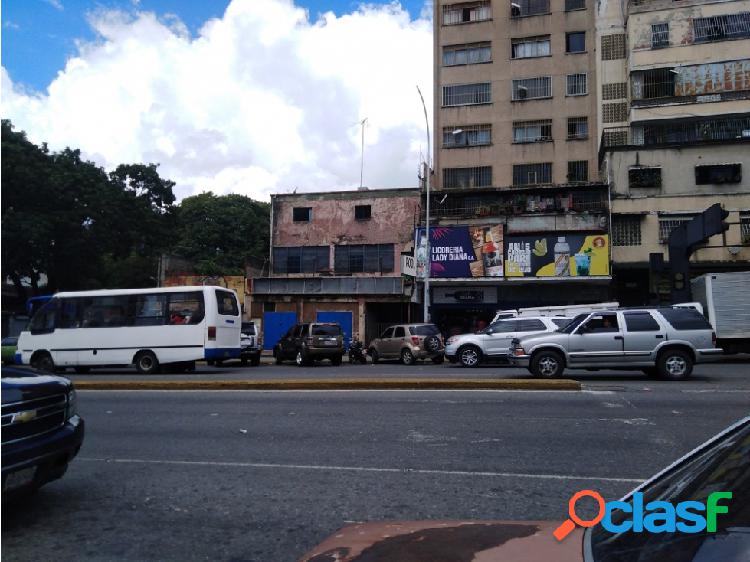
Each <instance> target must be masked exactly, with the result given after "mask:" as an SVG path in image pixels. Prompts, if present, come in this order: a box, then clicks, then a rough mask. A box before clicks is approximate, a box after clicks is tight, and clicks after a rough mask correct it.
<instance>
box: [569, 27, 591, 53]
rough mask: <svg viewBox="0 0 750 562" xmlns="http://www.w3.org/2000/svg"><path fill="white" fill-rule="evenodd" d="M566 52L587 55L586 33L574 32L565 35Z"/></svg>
mask: <svg viewBox="0 0 750 562" xmlns="http://www.w3.org/2000/svg"><path fill="white" fill-rule="evenodd" d="M565 52H566V53H585V52H586V32H585V31H574V32H572V33H566V34H565Z"/></svg>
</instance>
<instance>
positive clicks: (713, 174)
mask: <svg viewBox="0 0 750 562" xmlns="http://www.w3.org/2000/svg"><path fill="white" fill-rule="evenodd" d="M741 181H742V164H706V165H703V166H696V167H695V185H713V184H720V183H740V182H741Z"/></svg>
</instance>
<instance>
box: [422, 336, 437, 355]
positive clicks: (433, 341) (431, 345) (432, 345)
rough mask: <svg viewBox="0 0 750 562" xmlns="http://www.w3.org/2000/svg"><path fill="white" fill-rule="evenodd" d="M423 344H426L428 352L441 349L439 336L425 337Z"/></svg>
mask: <svg viewBox="0 0 750 562" xmlns="http://www.w3.org/2000/svg"><path fill="white" fill-rule="evenodd" d="M422 345H424V348H425V350H426V351H427V352H428V353H435V352H436V351H437V350H438V349H440V338H439V337H437V336H428V337H426V338H425V339H424V343H423V344H422Z"/></svg>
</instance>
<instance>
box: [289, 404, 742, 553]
mask: <svg viewBox="0 0 750 562" xmlns="http://www.w3.org/2000/svg"><path fill="white" fill-rule="evenodd" d="M748 474H750V417H747V418H744V419H743V420H740V421H739V422H738V423H736V424H735V425H733V426H731V427H729V428H728V429H726V430H725V431H723V432H721V433H720V434H718V435H717V436H715V437H713V438H711V439H709V440H708V441H706V442H705V443H703V444H702V445H701V446H699V447H698V448H697V449H695V450H693V451H691V452H690V453H688V454H687V455H685V456H684V457H682V458H681V459H679V460H677V461H676V462H674V463H673V464H671V465H670V466H668V467H667V468H666V469H664V470H662V471H661V472H659V473H658V474H656V475H655V476H654V477H652V478H651V479H649V480H647V481H646V482H645V483H643V484H641V485H640V486H638V487H637V488H636V489H635V490H633V491H632V492H630V493H629V494H628V495H626V496H625V497H624V498H622V500H620V501H621V502H622V504H620V505H623V504H627V505H628V508H627V509H623V508H617V509H613V510H612V513H611V515H610V516H609V519H610V520H611V521H613V522H615V523H617V524H621V523H623V522H624V523H625V526H624V529H625V530H623V531H619V532H616V533H615V532H613V531H608V530H607V529H606V528H605V527H604V524H603V523H602V522H600V523H597V524H595V525H594V526H593V527H590V528H588V529H585V530H584V529H583V528H581V527H576V528H575V529H574V530H573V531H572V532H571V533H570V534H569V535H568V536H567V537H566V538H564V539H563V540H562V541H558V540H557V539H556V538H555V536H554V534H553V533H554V532H555V530H556V529H558V528H559V525H560V521H471V520H462V521H376V522H372V523H354V524H352V525H349V526H347V527H344V528H343V529H339V530H337V531H336V532H334V533H333V534H332V535H331V536H330V537H329V538H328V539H326V540H325V541H324V542H323V543H322V544H320V545H318V546H316V547H315V548H313V549H312V550H311V551H310V552H308V553H307V554H305V555H304V556H303V557H302V558H301V559H300V560H302V561H306V562H313V561H320V560H337V561H339V562H354V560H364V559H365V558H366V559H367V560H368V561H370V562H390V561H391V560H407V559H408V560H433V559H435V558H437V556H436V555H435V553H436V552H438V553H446V552H447V553H456V555H455V557H454V558H455V559H456V560H469V559H474V560H477V559H479V558H481V559H482V560H484V561H486V562H520V561H531V560H534V561H536V560H543V561H547V560H554V561H556V562H584V561H586V562H629V561H638V562H663V561H668V562H715V561H716V562H718V561H721V562H745V561H747V560H748V552H750V533H748V510H747V507H746V506H747V501H746V499H747V497H748V495H749V494H750V478H748ZM590 488H591V490H586V491H592V490H597V486H596V483H595V482H593V481H592V482H591V483H590ZM717 491H727V492H731V493H732V498H731V499H728V498H725V499H723V503H724V505H722V506H721V507H720V509H719V510H716V511H715V514H718V515H715V517H714V521H715V528H714V529H713V530H712V531H709V532H693V533H689V532H684V533H683V532H679V531H678V530H677V529H679V528H680V525H683V524H686V525H688V526H691V527H692V526H693V524H692V522H693V521H695V522H696V524H697V523H698V522H701V521H702V522H703V523H704V526H705V524H706V522H707V518H708V514H707V513H706V512H705V511H707V510H706V509H705V507H704V510H705V511H704V512H703V513H701V510H700V509H699V508H698V509H696V508H695V507H691V508H689V509H691V510H693V509H695V510H696V515H695V517H696V518H695V519H688V517H689V516H691V515H693V512H692V511H691V512H690V513H688V515H687V516H683V515H681V514H680V507H677V509H676V513H677V515H676V516H675V515H674V513H675V509H674V508H672V509H671V513H672V514H673V517H675V518H682V517H685V519H684V520H683V521H685V522H684V523H683V522H682V521H681V522H679V523H677V529H675V530H673V531H671V532H670V531H666V530H665V531H662V532H642V531H641V532H638V531H634V530H632V525H631V528H630V529H628V528H627V523H628V522H632V521H633V520H634V519H635V518H636V515H635V514H634V511H635V509H636V508H635V505H636V503H637V504H638V505H640V512H641V515H640V518H641V520H642V519H643V510H644V506H645V507H646V509H651V507H650V506H651V502H654V501H655V502H657V503H658V504H659V507H658V508H657V507H653V509H654V510H658V513H657V512H654V513H655V517H658V521H659V524H661V523H662V521H663V520H664V519H665V516H664V513H669V511H668V510H667V509H666V508H665V507H664V506H665V504H666V505H668V506H679V505H680V504H682V502H691V503H692V506H695V505H699V506H707V505H708V504H710V503H711V500H710V499H709V497H710V496H711V494H713V493H716V492H717ZM636 493H638V494H639V495H638V496H636ZM719 493H721V492H719ZM641 494H642V496H641ZM636 498H638V499H636ZM613 499H616V498H606V500H613ZM654 505H655V504H654ZM682 505H683V506H685V505H687V504H682ZM623 507H625V505H623ZM723 507H728V509H727V510H726V511H724V510H722V509H721V508H723ZM567 508H568V502H567V501H566V502H565V503H564V505H561V506H560V513H561V514H562V513H566V512H567V511H568V509H567ZM685 511H686V512H687V511H688V510H687V509H686V510H685ZM647 517H649V516H647ZM703 517H706V519H703ZM665 522H666V521H665ZM480 550H481V552H479V551H480ZM477 552H479V554H478V555H477V556H476V558H472V557H473V556H474V555H475V553H477ZM363 553H366V554H363ZM464 554H466V555H465V556H463V555H464ZM442 559H447V558H445V557H444V558H442Z"/></svg>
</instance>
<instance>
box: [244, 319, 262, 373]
mask: <svg viewBox="0 0 750 562" xmlns="http://www.w3.org/2000/svg"><path fill="white" fill-rule="evenodd" d="M240 347H241V351H240V363H242V364H243V365H247V363H248V362H250V364H251V365H252V366H253V367H257V366H258V365H260V353H261V349H260V341H259V340H258V332H257V330H256V329H255V322H243V323H242V328H241V329H240Z"/></svg>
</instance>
